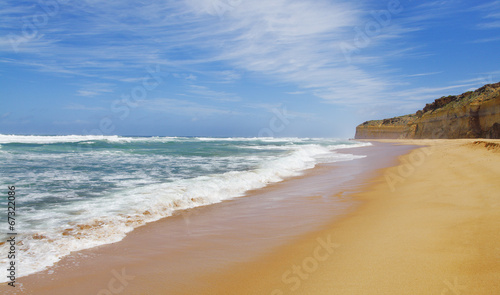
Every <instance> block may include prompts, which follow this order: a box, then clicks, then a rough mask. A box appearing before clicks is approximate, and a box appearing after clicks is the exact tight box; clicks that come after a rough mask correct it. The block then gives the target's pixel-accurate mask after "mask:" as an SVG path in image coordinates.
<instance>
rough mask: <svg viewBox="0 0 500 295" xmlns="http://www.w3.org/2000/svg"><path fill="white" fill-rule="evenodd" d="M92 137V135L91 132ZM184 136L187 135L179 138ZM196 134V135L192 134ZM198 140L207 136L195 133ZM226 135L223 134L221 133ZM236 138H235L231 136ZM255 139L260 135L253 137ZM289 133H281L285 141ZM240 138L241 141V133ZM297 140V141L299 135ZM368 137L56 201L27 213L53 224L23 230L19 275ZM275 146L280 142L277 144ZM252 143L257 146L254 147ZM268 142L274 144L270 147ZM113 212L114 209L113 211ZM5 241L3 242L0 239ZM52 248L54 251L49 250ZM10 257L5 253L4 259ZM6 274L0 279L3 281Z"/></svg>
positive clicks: (281, 175)
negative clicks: (37, 211) (220, 170)
mask: <svg viewBox="0 0 500 295" xmlns="http://www.w3.org/2000/svg"><path fill="white" fill-rule="evenodd" d="M6 137H7V138H8V140H10V142H12V141H13V140H14V141H19V140H24V142H25V143H26V142H31V143H35V142H36V143H42V142H43V143H48V142H79V141H89V140H110V139H111V140H116V141H120V140H129V139H132V140H136V139H137V138H126V137H118V136H111V137H109V136H73V135H71V136H14V137H15V138H14V137H10V136H8V135H7V136H4V135H0V142H2V143H3V142H4V141H2V140H5V138H6ZM89 137H90V138H89ZM173 139H174V138H171V137H169V138H139V140H153V141H154V140H173ZM175 140H184V138H175ZM189 140H190V141H191V140H193V138H189ZM194 140H202V141H203V140H206V138H202V139H194ZM216 140H221V139H216ZM229 140H232V139H229ZM252 140H254V141H255V140H256V139H252ZM289 140H290V139H279V140H278V141H279V142H286V141H289ZM238 141H242V140H241V139H238ZM295 142H297V141H296V140H295ZM367 145H369V144H367V143H359V144H345V145H339V146H327V147H325V146H321V145H318V144H301V145H296V144H292V145H286V146H278V148H284V149H285V150H287V151H284V153H283V154H282V155H280V156H276V157H274V158H272V160H267V161H262V160H261V161H260V164H259V165H257V166H256V167H255V168H253V169H248V170H244V171H229V172H225V173H220V174H210V175H204V176H198V177H194V178H190V179H176V180H173V181H171V182H163V183H153V184H144V185H142V186H140V187H135V188H123V189H120V190H118V191H114V192H113V193H110V194H109V195H107V196H101V197H99V198H91V199H78V198H76V197H75V199H74V200H72V201H71V202H65V203H60V204H55V205H54V206H53V208H51V211H46V212H41V213H40V214H38V215H36V216H35V215H32V214H30V213H29V212H27V215H28V216H30V215H31V217H32V218H36V219H37V220H39V222H37V223H40V222H41V223H43V222H42V221H43V220H51V222H52V224H50V227H46V228H43V226H44V225H40V226H38V227H37V228H34V229H32V231H31V232H27V233H26V234H23V235H22V236H20V238H19V239H20V240H22V244H20V245H18V249H19V251H20V253H19V256H18V257H19V259H18V262H19V265H20V268H19V269H20V270H21V271H22V272H21V273H20V274H19V276H26V275H29V274H32V273H35V272H39V271H41V270H44V269H46V268H48V267H50V266H52V265H54V264H55V263H56V262H57V261H59V260H61V259H62V258H63V257H64V256H67V255H69V254H70V253H71V252H73V251H79V250H83V249H88V248H92V247H96V246H99V245H103V244H109V243H114V242H118V241H120V240H121V239H123V238H124V237H125V235H126V234H127V233H128V232H130V231H132V230H133V229H134V228H137V227H139V226H142V225H144V224H146V223H149V222H153V221H156V220H159V219H161V218H165V217H168V216H171V215H172V214H173V213H174V212H176V211H179V210H184V209H189V208H194V207H199V206H206V205H210V204H215V203H219V202H222V201H224V200H228V199H233V198H238V197H242V196H244V195H245V194H246V193H247V192H248V191H250V190H253V189H259V188H263V187H265V186H267V185H269V184H271V183H276V182H280V181H282V180H284V179H286V178H289V177H293V176H297V175H300V174H301V173H303V171H305V170H307V169H310V168H313V167H315V166H316V165H317V164H318V163H324V162H335V161H346V160H353V159H357V158H362V157H364V156H357V155H351V154H340V153H337V152H336V151H335V150H334V148H335V147H338V148H347V147H349V148H351V147H360V146H367ZM273 147H276V146H274V145H273ZM250 148H252V147H250ZM268 148H269V147H268ZM110 212H111V213H110ZM0 244H1V243H0ZM6 250H7V245H6V244H3V245H0V252H2V253H6V252H5V251H6ZM48 253H50V254H48ZM4 263H7V260H6V258H5V257H1V258H0V265H4ZM3 281H5V279H0V282H3Z"/></svg>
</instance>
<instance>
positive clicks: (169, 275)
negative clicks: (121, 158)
mask: <svg viewBox="0 0 500 295" xmlns="http://www.w3.org/2000/svg"><path fill="white" fill-rule="evenodd" d="M410 149H411V147H409V146H393V145H392V144H388V143H379V144H376V145H375V146H372V147H366V148H354V149H349V150H341V152H342V153H353V154H359V155H368V157H366V158H363V159H358V160H353V161H346V162H336V163H331V164H326V165H320V166H318V167H316V168H314V169H311V170H308V171H306V173H305V174H304V175H302V176H299V177H295V178H292V179H288V180H286V181H283V182H281V183H277V184H274V185H271V186H268V187H266V188H264V189H260V190H255V191H251V192H249V193H248V194H247V196H246V197H241V198H236V199H233V200H230V201H225V202H222V203H219V204H214V205H210V206H206V207H200V208H195V209H191V210H186V211H182V212H180V213H178V214H176V215H174V216H172V217H168V218H165V219H163V220H160V221H158V222H154V223H150V224H147V225H145V226H143V227H140V228H137V229H136V230H134V231H133V232H131V233H129V234H128V235H127V237H126V238H125V239H124V240H122V241H120V242H118V243H115V244H110V245H104V246H100V247H97V248H93V249H89V250H85V251H80V252H76V253H74V254H72V255H70V256H68V257H66V258H64V259H63V260H61V261H60V262H59V263H57V264H56V265H55V266H54V267H52V268H50V269H48V270H46V271H43V272H40V273H37V274H34V275H30V276H27V277H22V278H18V282H19V283H20V285H21V286H20V288H18V289H17V290H18V291H20V290H21V289H22V292H21V293H19V294H211V293H210V292H211V291H209V290H210V288H212V287H213V286H212V284H213V282H214V281H212V280H211V277H212V276H219V275H222V276H224V275H225V273H226V272H228V271H231V270H232V269H237V268H239V267H244V266H245V265H249V264H251V263H253V262H255V261H259V259H260V258H262V257H264V256H266V255H268V254H269V253H274V252H276V251H279V249H281V248H282V247H284V246H286V245H289V244H294V243H295V241H297V240H300V239H302V238H303V237H304V236H305V235H307V234H308V233H310V232H316V231H318V230H319V229H323V228H325V227H326V226H328V225H329V224H331V223H332V222H334V221H335V220H336V219H338V218H340V217H341V216H342V215H344V214H346V213H347V212H349V211H352V210H355V208H356V206H357V205H358V202H357V201H355V200H354V199H352V198H351V197H350V196H349V195H350V194H352V193H354V192H357V191H359V190H360V189H361V187H362V186H363V185H365V184H366V183H367V182H369V181H370V179H372V178H373V176H374V174H375V173H376V171H377V170H378V169H381V168H383V167H388V166H391V165H394V164H395V163H396V159H395V155H400V154H404V153H407V152H408V151H409V150H410ZM248 279H252V278H248ZM0 288H1V289H0V291H4V290H9V291H12V290H10V289H4V286H0ZM207 292H208V293H207ZM242 292H243V293H244V291H243V290H242ZM12 294H14V293H12ZM212 294H213V293H212Z"/></svg>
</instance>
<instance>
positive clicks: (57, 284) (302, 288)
mask: <svg viewBox="0 0 500 295" xmlns="http://www.w3.org/2000/svg"><path fill="white" fill-rule="evenodd" d="M475 141H476V140H406V141H380V143H376V144H375V146H374V147H367V148H360V149H356V150H357V152H358V153H361V154H362V153H364V152H367V151H368V150H371V154H370V155H371V157H370V156H369V157H368V158H369V159H370V160H369V161H368V160H365V161H364V162H363V161H362V160H354V161H352V163H350V164H349V162H346V163H342V162H340V163H334V164H333V165H331V166H328V165H327V166H321V167H317V168H315V169H312V171H309V172H308V173H306V174H305V175H304V176H302V177H296V178H294V179H290V180H287V181H285V182H282V183H278V184H275V185H272V186H270V187H267V188H265V189H262V190H257V191H253V192H250V193H249V195H248V197H245V198H239V199H235V200H232V201H227V202H223V203H221V204H216V205H212V206H209V207H205V208H198V209H196V210H191V211H190V212H188V213H186V212H184V213H183V214H177V215H176V216H173V217H169V218H166V219H164V220H161V221H158V222H155V223H152V224H148V225H146V226H143V227H141V228H138V229H137V230H135V231H134V232H132V233H130V234H129V235H128V236H127V237H126V238H125V239H124V240H123V241H121V242H118V243H115V244H111V245H106V246H101V247H98V248H94V249H90V250H85V251H81V252H78V253H75V254H73V255H71V256H70V257H67V258H65V259H63V260H62V261H61V262H60V263H58V264H57V265H56V267H53V268H51V269H49V270H47V271H44V272H41V273H38V274H35V275H31V276H28V277H24V278H20V279H19V282H20V283H21V284H20V286H19V288H17V289H16V291H17V294H100V295H102V294H271V295H279V294H500V241H499V240H500V238H498V232H500V210H499V208H500V182H499V181H498V179H499V176H500V165H499V164H500V147H499V146H495V145H492V144H484V143H474V142H475ZM484 141H486V142H496V143H497V144H500V141H499V140H484ZM390 142H392V144H391V143H390ZM394 143H396V145H395V144H394ZM415 146H422V147H418V148H416V147H415ZM363 149H366V150H363ZM349 152H350V151H349ZM367 166H368V167H369V168H370V169H367ZM349 169H350V170H349ZM338 171H344V172H345V171H347V172H345V173H342V174H339V173H338ZM335 173H337V175H336V174H335ZM337 178H338V179H337ZM335 179H337V180H338V181H335ZM284 194H289V195H291V196H293V197H292V198H290V199H289V200H287V203H286V205H285V206H282V205H279V206H278V205H277V204H282V200H278V198H279V196H283V195H284ZM255 198H262V200H264V199H265V200H268V202H267V203H265V204H266V205H256V204H262V202H256V201H255V200H256V199H255ZM273 198H274V199H276V202H274V203H273V202H272V200H273ZM270 200H271V201H270ZM273 206H274V207H273ZM278 207H279V208H278ZM264 209H267V210H264ZM235 212H237V214H235ZM207 237H211V238H210V239H207ZM172 241H174V242H172ZM0 288H1V291H2V292H4V291H6V290H7V289H5V286H1V287H0ZM8 291H9V293H7V294H16V293H13V292H12V291H11V290H10V289H9V290H8Z"/></svg>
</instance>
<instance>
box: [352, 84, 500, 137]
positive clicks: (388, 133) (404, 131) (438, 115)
mask: <svg viewBox="0 0 500 295" xmlns="http://www.w3.org/2000/svg"><path fill="white" fill-rule="evenodd" d="M355 138H356V139H377V138H380V139H382V138H387V139H395V138H500V82H499V83H495V84H488V85H485V86H483V87H481V88H479V89H477V90H476V91H469V92H466V93H463V94H460V95H457V96H454V95H451V96H444V97H441V98H439V99H436V100H435V101H434V102H433V103H431V104H427V105H426V106H425V107H424V108H423V109H422V110H419V111H417V112H416V113H415V114H410V115H405V116H401V117H395V118H390V119H384V120H374V121H367V122H364V123H363V124H361V125H358V126H357V127H356V136H355Z"/></svg>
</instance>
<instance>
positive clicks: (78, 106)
mask: <svg viewBox="0 0 500 295" xmlns="http://www.w3.org/2000/svg"><path fill="white" fill-rule="evenodd" d="M64 108H65V109H67V110H77V111H103V110H105V108H102V107H95V106H92V107H90V106H85V105H82V104H70V105H67V106H65V107H64Z"/></svg>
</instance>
